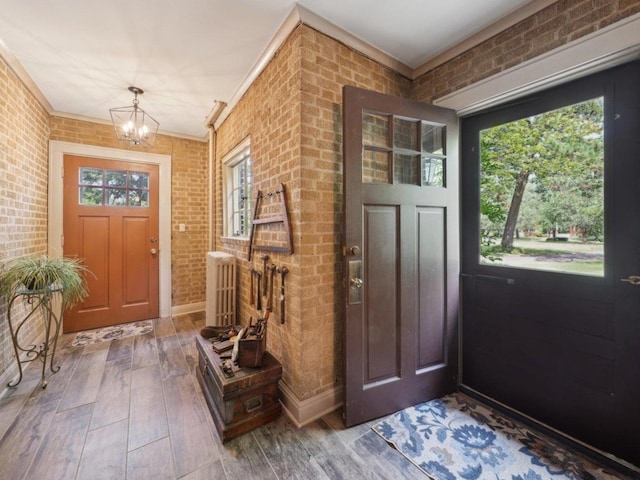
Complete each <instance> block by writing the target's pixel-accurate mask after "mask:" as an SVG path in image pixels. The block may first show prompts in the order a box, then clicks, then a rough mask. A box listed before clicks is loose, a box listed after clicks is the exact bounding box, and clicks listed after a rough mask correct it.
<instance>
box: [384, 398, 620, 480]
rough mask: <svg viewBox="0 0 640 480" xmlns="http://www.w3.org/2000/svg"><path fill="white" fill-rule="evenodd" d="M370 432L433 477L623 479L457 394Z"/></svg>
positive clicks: (412, 409)
mask: <svg viewBox="0 0 640 480" xmlns="http://www.w3.org/2000/svg"><path fill="white" fill-rule="evenodd" d="M373 430H374V431H375V432H376V433H377V434H378V435H380V436H381V437H382V438H384V439H385V440H386V441H387V442H389V443H390V444H392V445H393V446H394V447H395V448H396V449H397V450H398V451H399V452H400V453H402V454H403V455H404V456H405V457H407V459H408V460H409V461H411V462H412V463H413V464H415V465H416V466H417V467H418V468H420V469H421V470H422V471H423V472H425V473H426V474H427V475H428V476H429V477H430V478H432V479H435V480H456V479H463V480H476V479H495V480H547V479H572V480H581V479H594V480H605V479H606V480H613V479H620V478H627V477H624V476H621V475H620V474H619V473H617V472H613V471H609V470H607V469H605V468H603V467H601V466H597V465H595V464H593V463H592V462H590V461H589V460H587V459H585V458H583V457H581V456H579V455H577V454H576V453H574V452H573V451H571V450H569V449H568V448H566V447H564V446H562V445H560V444H559V443H558V442H556V441H554V440H552V439H550V438H548V437H546V436H543V435H541V434H539V433H534V432H533V431H531V430H530V429H529V428H527V427H525V426H524V425H523V424H520V423H518V422H515V421H513V420H510V419H508V418H506V417H504V416H502V415H501V414H499V413H498V412H496V411H494V410H492V409H490V408H488V407H486V406H483V405H481V404H479V403H477V402H475V401H474V400H473V399H471V398H469V397H467V396H464V395H461V394H452V395H447V396H446V397H443V398H441V399H438V400H432V401H430V402H426V403H422V404H420V405H416V406H414V407H410V408H407V409H405V410H402V411H400V412H397V413H395V414H393V415H392V416H390V417H388V418H386V419H385V420H383V421H381V422H379V423H377V424H376V425H374V426H373Z"/></svg>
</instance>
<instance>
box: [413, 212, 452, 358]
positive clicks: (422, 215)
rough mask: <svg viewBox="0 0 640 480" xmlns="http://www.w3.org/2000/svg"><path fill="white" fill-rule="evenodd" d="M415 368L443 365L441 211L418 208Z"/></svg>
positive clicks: (443, 235)
mask: <svg viewBox="0 0 640 480" xmlns="http://www.w3.org/2000/svg"><path fill="white" fill-rule="evenodd" d="M416 214H417V217H418V218H417V225H418V262H419V263H418V281H419V285H418V299H419V302H420V307H419V310H418V311H419V320H418V342H419V343H418V369H424V368H430V367H433V366H434V365H438V364H444V363H445V362H446V358H445V351H446V345H445V341H444V339H445V338H446V336H445V333H446V328H447V317H446V315H445V312H446V310H445V300H446V296H445V295H446V289H445V285H446V280H447V277H446V265H445V263H444V260H445V258H446V250H445V245H446V231H445V225H446V222H445V209H443V208H418V209H417V211H416Z"/></svg>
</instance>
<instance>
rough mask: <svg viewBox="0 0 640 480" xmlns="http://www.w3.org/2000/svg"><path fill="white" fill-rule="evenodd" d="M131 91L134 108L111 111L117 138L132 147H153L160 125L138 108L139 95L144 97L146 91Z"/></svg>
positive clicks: (120, 108) (132, 89)
mask: <svg viewBox="0 0 640 480" xmlns="http://www.w3.org/2000/svg"><path fill="white" fill-rule="evenodd" d="M129 91H130V92H131V93H133V95H134V97H133V105H132V106H130V107H118V108H111V109H109V113H111V121H112V122H113V128H115V130H116V138H117V139H118V140H121V141H123V142H129V143H130V144H131V145H145V146H147V147H152V146H153V142H154V140H155V138H156V133H157V132H158V127H159V126H160V124H159V123H158V122H157V121H156V120H155V119H154V118H153V117H152V116H151V115H149V114H148V113H147V112H145V111H144V110H143V109H142V108H140V107H139V106H138V103H140V102H139V101H138V95H142V94H143V93H144V90H142V89H141V88H138V87H129Z"/></svg>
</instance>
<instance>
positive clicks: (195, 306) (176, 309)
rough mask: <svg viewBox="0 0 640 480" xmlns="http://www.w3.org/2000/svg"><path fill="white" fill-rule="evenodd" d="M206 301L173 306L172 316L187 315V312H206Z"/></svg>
mask: <svg viewBox="0 0 640 480" xmlns="http://www.w3.org/2000/svg"><path fill="white" fill-rule="evenodd" d="M205 308H206V302H198V303H187V304H185V305H175V306H173V307H171V316H172V317H175V316H177V315H186V314H187V313H196V312H204V310H205Z"/></svg>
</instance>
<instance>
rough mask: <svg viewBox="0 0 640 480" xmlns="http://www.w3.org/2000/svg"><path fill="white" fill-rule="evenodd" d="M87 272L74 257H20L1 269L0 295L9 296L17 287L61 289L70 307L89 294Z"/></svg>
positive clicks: (31, 289) (17, 290)
mask: <svg viewBox="0 0 640 480" xmlns="http://www.w3.org/2000/svg"><path fill="white" fill-rule="evenodd" d="M86 273H91V271H90V270H89V269H88V268H87V267H85V266H84V265H82V263H81V260H79V259H77V258H67V257H54V258H51V257H48V256H46V255H29V256H26V257H21V258H18V259H16V260H14V261H13V262H10V263H9V265H8V266H6V267H5V268H4V269H3V270H2V271H0V295H5V296H6V297H7V299H10V298H11V297H12V296H14V295H15V294H16V293H17V292H19V291H24V290H27V291H30V292H34V293H37V292H45V293H47V292H52V291H54V290H56V291H57V290H59V289H60V290H61V296H62V301H63V302H64V303H63V304H64V306H65V307H72V306H74V305H75V304H77V303H79V302H81V301H82V300H84V299H85V298H86V297H87V295H88V294H89V291H88V290H87V282H86V280H85V274H86Z"/></svg>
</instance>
